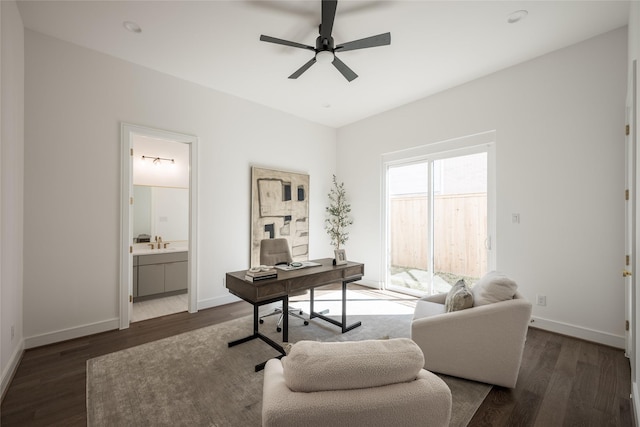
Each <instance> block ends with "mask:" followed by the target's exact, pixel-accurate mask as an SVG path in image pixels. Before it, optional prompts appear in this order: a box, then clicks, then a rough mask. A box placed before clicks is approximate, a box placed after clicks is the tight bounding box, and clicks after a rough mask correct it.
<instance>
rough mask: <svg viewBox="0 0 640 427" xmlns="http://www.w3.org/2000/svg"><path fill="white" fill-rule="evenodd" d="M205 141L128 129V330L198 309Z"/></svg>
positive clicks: (124, 291) (124, 295)
mask: <svg viewBox="0 0 640 427" xmlns="http://www.w3.org/2000/svg"><path fill="white" fill-rule="evenodd" d="M196 144H197V138H196V137H194V136H190V135H183V134H177V133H174V132H167V131H162V130H157V129H151V128H144V127H140V126H135V125H128V124H123V125H122V152H123V155H122V189H121V193H122V220H121V224H122V227H121V230H122V231H121V243H122V244H121V252H122V254H121V286H120V288H121V298H120V328H121V329H124V328H127V327H128V326H129V324H130V323H131V322H134V321H139V320H145V319H148V318H152V317H158V316H162V315H166V314H172V313H175V312H180V311H189V312H195V311H197V304H196V301H197V298H196V289H197V286H196V283H195V279H196V274H195V265H196V263H195V260H196V259H197V256H196V249H197V245H196V229H197V222H196V212H197V211H196V197H195V195H196V194H197V192H196V186H197V182H196V179H195V177H196V176H197V174H196V171H195V166H196V158H197V157H196V150H197V145H196Z"/></svg>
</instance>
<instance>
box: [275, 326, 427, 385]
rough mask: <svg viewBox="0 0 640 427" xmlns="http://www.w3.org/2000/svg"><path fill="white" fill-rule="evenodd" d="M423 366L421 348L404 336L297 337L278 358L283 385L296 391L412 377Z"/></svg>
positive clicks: (405, 379)
mask: <svg viewBox="0 0 640 427" xmlns="http://www.w3.org/2000/svg"><path fill="white" fill-rule="evenodd" d="M423 366H424V356H423V354H422V350H420V347H418V346H417V345H416V343H414V342H413V341H411V340H410V339H408V338H395V339H390V340H366V341H354V342H315V341H299V342H297V343H296V344H294V345H293V346H292V347H291V351H290V352H289V354H288V355H287V356H286V357H284V358H282V367H283V371H284V379H285V382H286V385H287V387H288V388H289V389H291V390H292V391H296V392H315V391H325V390H351V389H360V388H370V387H379V386H384V385H388V384H395V383H401V382H407V381H413V380H415V379H416V377H417V375H418V373H419V372H420V370H421V369H422V367H423Z"/></svg>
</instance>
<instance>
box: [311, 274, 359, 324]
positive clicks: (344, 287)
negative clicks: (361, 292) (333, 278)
mask: <svg viewBox="0 0 640 427" xmlns="http://www.w3.org/2000/svg"><path fill="white" fill-rule="evenodd" d="M351 282H355V280H343V281H342V322H338V321H337V320H333V319H331V318H329V317H327V316H324V315H323V314H321V313H316V312H315V311H313V289H311V302H310V310H309V311H311V313H309V318H310V319H313V318H314V317H319V318H320V319H322V320H324V321H326V322H329V323H331V324H334V325H336V326H340V328H341V329H342V333H343V334H344V333H345V332H348V331H350V330H352V329H355V328H357V327H358V326H362V322H355V323H352V324H351V325H347V284H348V283H351Z"/></svg>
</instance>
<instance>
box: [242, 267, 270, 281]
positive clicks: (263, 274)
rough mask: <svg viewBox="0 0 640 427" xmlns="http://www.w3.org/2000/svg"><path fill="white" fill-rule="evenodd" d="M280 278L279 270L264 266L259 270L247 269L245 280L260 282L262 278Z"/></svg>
mask: <svg viewBox="0 0 640 427" xmlns="http://www.w3.org/2000/svg"><path fill="white" fill-rule="evenodd" d="M276 278H278V270H276V269H275V268H269V269H265V268H262V269H260V270H259V271H251V270H247V273H246V274H245V275H244V280H247V281H249V282H259V281H260V280H269V279H276Z"/></svg>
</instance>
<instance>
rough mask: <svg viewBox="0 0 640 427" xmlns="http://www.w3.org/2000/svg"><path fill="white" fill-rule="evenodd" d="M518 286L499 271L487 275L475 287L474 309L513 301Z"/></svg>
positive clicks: (473, 292) (472, 290) (472, 289)
mask: <svg viewBox="0 0 640 427" xmlns="http://www.w3.org/2000/svg"><path fill="white" fill-rule="evenodd" d="M517 290H518V285H517V284H516V282H514V281H513V280H511V279H509V278H508V277H507V276H506V275H504V274H503V273H500V272H499V271H491V272H489V273H487V274H485V275H484V276H483V277H482V278H481V279H480V280H479V281H478V282H477V283H476V284H475V285H473V287H472V288H471V293H472V294H473V305H474V307H477V306H481V305H487V304H493V303H494V302H500V301H507V300H510V299H513V297H514V295H515V294H516V291H517Z"/></svg>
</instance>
